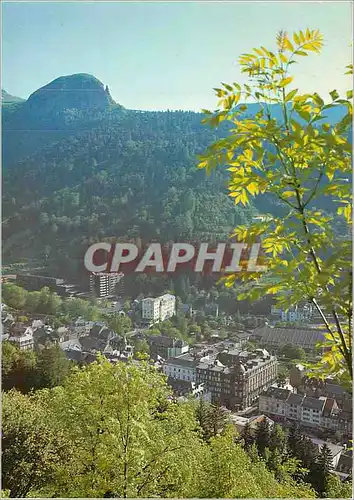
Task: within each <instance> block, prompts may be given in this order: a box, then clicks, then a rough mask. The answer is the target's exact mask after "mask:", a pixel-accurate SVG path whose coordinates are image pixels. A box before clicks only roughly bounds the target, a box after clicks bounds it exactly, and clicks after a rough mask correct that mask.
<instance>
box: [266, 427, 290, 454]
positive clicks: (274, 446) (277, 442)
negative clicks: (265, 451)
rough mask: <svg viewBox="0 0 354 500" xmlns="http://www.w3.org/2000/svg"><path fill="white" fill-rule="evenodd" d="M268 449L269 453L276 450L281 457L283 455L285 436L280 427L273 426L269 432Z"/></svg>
mask: <svg viewBox="0 0 354 500" xmlns="http://www.w3.org/2000/svg"><path fill="white" fill-rule="evenodd" d="M268 447H269V449H270V450H271V451H275V450H277V451H278V452H279V453H280V454H281V455H284V453H285V447H286V434H285V432H284V430H283V428H282V427H281V426H280V425H277V424H276V425H274V426H273V428H272V429H271V431H270V435H269V442H268Z"/></svg>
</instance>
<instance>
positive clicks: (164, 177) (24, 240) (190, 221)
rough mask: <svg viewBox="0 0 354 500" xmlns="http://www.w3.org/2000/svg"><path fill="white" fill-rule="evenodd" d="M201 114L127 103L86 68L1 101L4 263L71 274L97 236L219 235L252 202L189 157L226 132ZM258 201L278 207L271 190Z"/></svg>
mask: <svg viewBox="0 0 354 500" xmlns="http://www.w3.org/2000/svg"><path fill="white" fill-rule="evenodd" d="M256 111H257V106H256V105H253V106H250V107H249V110H248V113H251V114H253V113H255V112H256ZM278 113H279V110H277V109H276V108H274V115H275V116H277V114H278ZM201 119H202V115H201V114H199V113H194V112H183V111H173V112H170V111H166V112H140V111H132V110H126V109H124V108H123V107H122V106H121V105H118V104H116V103H115V102H114V101H113V99H112V98H111V96H110V93H109V90H108V88H107V87H106V88H104V85H103V84H102V83H101V82H100V81H99V80H97V79H96V78H95V77H93V76H91V75H86V74H79V75H71V76H69V77H60V78H58V79H56V80H54V82H51V83H50V84H48V85H46V86H45V87H43V88H42V89H39V90H38V91H36V92H34V93H33V94H32V95H31V96H30V98H29V99H28V100H27V101H24V102H20V103H19V104H18V105H17V108H16V110H15V111H12V112H11V113H8V112H6V109H5V106H4V107H3V145H4V148H3V171H4V173H3V220H4V222H3V238H4V246H3V259H4V262H5V263H6V262H10V261H11V262H14V261H17V260H19V259H23V258H36V259H43V261H44V262H45V261H46V260H48V263H49V261H50V263H51V270H52V272H56V273H57V274H58V275H63V274H68V275H70V276H73V275H78V274H80V273H81V272H82V257H83V254H84V252H85V250H86V249H87V247H88V245H89V244H91V243H92V242H94V241H99V240H102V239H103V238H105V237H122V238H124V237H126V238H137V237H139V238H141V239H142V240H147V241H150V240H152V239H158V240H160V241H162V242H166V241H168V240H176V239H194V240H201V239H204V240H213V239H217V238H226V237H227V235H228V233H229V231H230V230H231V229H232V228H233V227H234V226H236V225H238V224H243V223H245V222H247V221H248V220H250V218H251V217H252V215H254V214H255V213H256V212H257V210H256V208H255V207H252V206H251V207H249V208H240V207H235V206H234V205H233V203H232V201H231V199H230V198H229V197H228V196H227V188H226V172H225V171H223V170H222V169H219V170H218V171H216V172H214V173H213V174H212V175H211V177H209V178H208V177H206V176H205V173H204V171H199V170H197V168H196V161H195V155H196V154H198V153H200V152H202V151H203V150H204V149H205V148H206V147H207V146H208V145H209V144H210V143H212V142H213V141H214V140H215V139H216V138H217V136H219V135H220V136H221V135H225V126H223V127H220V128H219V130H217V131H216V132H215V131H214V130H211V129H210V128H208V127H206V126H204V125H202V124H201ZM331 120H332V121H336V120H337V117H334V116H333V117H331ZM258 208H259V209H260V210H261V211H262V212H264V211H270V212H274V211H276V210H277V208H276V207H274V206H273V205H272V203H271V200H270V199H269V198H265V199H264V200H263V201H262V203H261V206H259V207H258ZM53 263H55V265H54V268H53Z"/></svg>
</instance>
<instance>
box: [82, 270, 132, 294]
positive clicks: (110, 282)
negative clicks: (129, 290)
mask: <svg viewBox="0 0 354 500" xmlns="http://www.w3.org/2000/svg"><path fill="white" fill-rule="evenodd" d="M123 290H124V274H123V273H119V274H111V273H91V274H90V292H91V294H92V295H93V296H94V297H98V298H103V297H110V296H112V295H116V294H117V293H119V294H121V295H122V294H123Z"/></svg>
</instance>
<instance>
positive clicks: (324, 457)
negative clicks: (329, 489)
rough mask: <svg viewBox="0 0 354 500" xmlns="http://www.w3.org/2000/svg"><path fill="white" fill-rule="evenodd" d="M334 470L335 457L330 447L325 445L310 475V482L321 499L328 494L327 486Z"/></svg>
mask: <svg viewBox="0 0 354 500" xmlns="http://www.w3.org/2000/svg"><path fill="white" fill-rule="evenodd" d="M332 468H333V455H332V453H331V450H330V449H329V448H328V446H327V445H326V444H324V445H323V446H322V448H321V451H320V453H319V455H318V458H317V460H316V461H315V462H314V463H313V464H312V466H311V468H310V473H309V481H310V482H311V484H312V486H313V487H314V489H315V490H316V491H317V493H318V495H319V496H321V497H323V495H324V494H325V492H326V486H327V482H328V479H329V477H330V470H331V469H332Z"/></svg>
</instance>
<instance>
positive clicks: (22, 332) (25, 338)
mask: <svg viewBox="0 0 354 500" xmlns="http://www.w3.org/2000/svg"><path fill="white" fill-rule="evenodd" d="M8 341H9V342H11V343H12V344H14V345H16V346H17V347H18V348H19V349H20V350H21V351H28V350H33V348H34V338H33V330H32V328H31V327H30V326H25V325H23V324H22V323H17V324H15V325H14V326H13V327H12V328H11V332H10V334H9V337H8Z"/></svg>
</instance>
